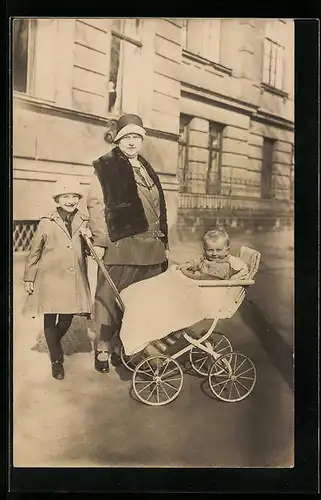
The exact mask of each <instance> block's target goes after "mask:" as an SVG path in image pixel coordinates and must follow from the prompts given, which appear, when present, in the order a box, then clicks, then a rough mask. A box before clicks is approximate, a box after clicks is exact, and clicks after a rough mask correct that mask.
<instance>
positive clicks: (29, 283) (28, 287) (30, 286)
mask: <svg viewBox="0 0 321 500" xmlns="http://www.w3.org/2000/svg"><path fill="white" fill-rule="evenodd" d="M24 289H25V291H26V292H27V293H29V295H31V294H33V292H34V286H33V281H25V282H24Z"/></svg>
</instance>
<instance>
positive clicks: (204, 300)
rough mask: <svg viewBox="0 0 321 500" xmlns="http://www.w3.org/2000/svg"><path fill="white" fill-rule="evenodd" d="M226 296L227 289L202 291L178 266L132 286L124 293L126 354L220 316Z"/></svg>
mask: <svg viewBox="0 0 321 500" xmlns="http://www.w3.org/2000/svg"><path fill="white" fill-rule="evenodd" d="M225 294H226V290H225V289H224V288H217V289H215V288H208V289H204V288H203V289H201V288H199V287H198V286H197V282H196V281H195V280H192V279H190V278H187V277H186V276H184V275H183V274H182V272H181V271H178V270H176V269H175V267H171V268H169V269H168V270H167V271H166V272H165V273H163V274H160V275H159V276H156V277H154V278H150V279H147V280H144V281H140V282H138V283H134V284H133V285H130V286H129V287H128V288H126V289H125V290H123V291H122V292H121V294H120V296H121V298H122V300H123V302H124V305H125V312H124V317H123V321H122V326H121V330H120V338H121V341H122V343H123V346H124V349H125V352H126V354H127V355H131V354H134V353H135V352H138V351H140V350H142V349H143V348H144V347H145V346H146V345H147V344H149V343H150V342H152V341H153V340H157V339H161V338H163V337H166V336H167V335H169V334H170V333H172V332H175V331H177V330H180V329H182V328H185V327H188V326H192V325H193V324H195V323H197V322H199V321H201V320H202V319H204V318H214V317H216V316H217V315H218V314H219V311H220V309H221V306H222V304H223V303H224V302H225Z"/></svg>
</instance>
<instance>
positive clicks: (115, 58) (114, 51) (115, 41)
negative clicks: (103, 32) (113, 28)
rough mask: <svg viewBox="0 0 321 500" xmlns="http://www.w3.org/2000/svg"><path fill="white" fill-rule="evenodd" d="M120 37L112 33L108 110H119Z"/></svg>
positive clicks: (120, 85)
mask: <svg viewBox="0 0 321 500" xmlns="http://www.w3.org/2000/svg"><path fill="white" fill-rule="evenodd" d="M120 58H121V39H120V38H118V37H117V36H114V35H112V37H111V49H110V72H109V86H108V92H109V105H108V111H109V112H118V111H119V110H120V101H121V88H122V81H121V75H120V73H121V72H120V67H121V66H120V63H121V60H120Z"/></svg>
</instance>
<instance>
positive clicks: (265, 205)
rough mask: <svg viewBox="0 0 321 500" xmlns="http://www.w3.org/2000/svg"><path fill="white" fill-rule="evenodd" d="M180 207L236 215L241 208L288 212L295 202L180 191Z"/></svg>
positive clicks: (257, 210)
mask: <svg viewBox="0 0 321 500" xmlns="http://www.w3.org/2000/svg"><path fill="white" fill-rule="evenodd" d="M179 208H183V209H210V210H218V211H222V212H224V211H228V212H231V213H233V212H235V214H236V215H237V212H239V211H240V210H241V211H246V212H249V213H255V212H267V213H271V212H272V213H278V212H280V213H282V212H287V213H288V212H291V211H292V208H293V203H292V202H291V200H277V199H268V200H267V199H262V198H243V197H236V196H235V197H233V196H220V195H207V194H191V193H180V195H179Z"/></svg>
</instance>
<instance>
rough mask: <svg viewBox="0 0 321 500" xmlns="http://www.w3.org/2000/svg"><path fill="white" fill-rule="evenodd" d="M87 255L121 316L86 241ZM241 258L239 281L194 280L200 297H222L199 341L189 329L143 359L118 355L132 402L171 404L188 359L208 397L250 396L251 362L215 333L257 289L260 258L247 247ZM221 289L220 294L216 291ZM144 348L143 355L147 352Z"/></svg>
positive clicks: (158, 343) (137, 355)
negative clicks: (129, 380) (242, 273)
mask: <svg viewBox="0 0 321 500" xmlns="http://www.w3.org/2000/svg"><path fill="white" fill-rule="evenodd" d="M84 238H85V241H86V243H87V245H88V247H89V250H90V253H91V255H92V257H93V258H94V260H95V261H96V263H97V265H98V266H99V267H100V269H101V270H102V272H103V274H104V276H105V278H106V279H107V281H108V282H109V284H110V286H111V287H112V289H113V291H114V293H115V298H116V301H117V303H118V306H119V308H120V309H121V310H122V311H124V303H123V301H122V299H121V297H120V295H119V292H118V290H117V288H116V286H115V284H114V283H113V281H112V280H111V278H110V276H109V274H108V271H107V269H106V268H105V266H104V264H103V262H102V261H101V260H100V259H98V257H97V255H96V253H95V251H94V248H93V246H92V243H91V241H90V239H89V238H88V237H87V236H84ZM239 257H240V258H241V259H242V260H243V261H244V262H246V263H247V265H248V267H249V273H248V276H247V277H246V279H242V280H237V281H236V280H198V281H197V286H198V287H200V288H201V289H202V293H204V294H207V295H208V294H211V290H212V291H213V288H216V291H217V290H218V289H220V290H222V292H219V293H224V294H225V296H224V300H223V304H222V306H221V307H220V310H219V311H216V315H215V318H214V319H211V325H210V327H209V328H208V330H207V331H206V332H203V333H202V334H201V336H200V338H197V335H195V333H194V331H193V327H188V328H184V330H183V331H182V330H181V331H179V332H173V333H171V334H170V335H167V336H166V337H164V338H161V339H157V340H156V341H153V342H152V343H151V345H152V347H153V348H154V349H156V353H155V354H152V355H150V353H149V354H147V355H146V354H145V350H143V351H140V352H138V353H135V354H133V355H132V356H126V355H125V351H124V348H122V349H121V360H122V363H123V364H124V365H125V366H126V368H127V369H129V370H130V371H131V372H132V373H133V375H132V389H133V392H134V394H135V396H136V398H137V399H138V400H139V401H141V402H142V403H144V404H146V405H150V406H163V405H166V404H169V403H171V402H172V401H174V400H175V399H176V398H177V396H178V395H179V393H180V392H181V390H182V387H183V381H184V375H183V370H182V367H181V365H180V364H179V363H178V361H177V360H178V359H179V358H182V357H183V355H185V354H187V353H188V354H189V361H190V365H191V367H192V369H193V370H194V371H195V372H196V373H198V374H199V375H201V376H203V377H207V379H208V384H209V388H210V390H211V392H212V393H213V394H214V395H215V396H216V397H217V398H218V399H219V400H222V401H225V402H229V403H233V402H237V401H242V400H243V399H245V398H246V397H247V396H249V395H250V394H251V392H252V391H253V389H254V386H255V383H256V368H255V365H254V363H253V362H252V360H251V359H250V358H249V357H247V356H245V355H244V354H242V353H240V352H235V351H233V348H232V345H231V342H230V341H229V339H228V338H227V337H226V336H225V335H223V334H222V333H219V332H217V331H216V330H215V328H216V326H217V323H218V321H219V320H220V319H228V318H231V317H232V316H233V315H234V313H235V312H236V311H237V310H238V308H239V307H240V305H241V304H242V302H243V300H244V298H245V294H246V291H247V289H248V287H249V286H251V285H253V284H254V283H255V281H254V277H255V275H256V273H257V270H258V267H259V263H260V258H261V254H260V253H259V252H258V251H256V250H253V249H251V248H248V247H242V248H241V250H240V253H239ZM218 287H219V288H218ZM182 338H183V339H184V340H185V341H186V343H187V345H186V346H184V347H183V348H182V349H180V350H178V351H177V352H174V353H173V354H171V355H167V354H166V350H167V349H168V347H173V346H175V344H176V343H178V341H179V339H182ZM148 347H149V346H147V349H146V351H147V352H148V350H149V349H148Z"/></svg>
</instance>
